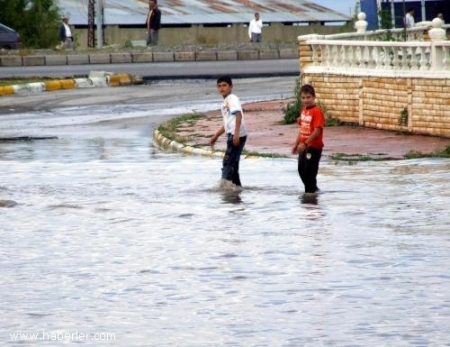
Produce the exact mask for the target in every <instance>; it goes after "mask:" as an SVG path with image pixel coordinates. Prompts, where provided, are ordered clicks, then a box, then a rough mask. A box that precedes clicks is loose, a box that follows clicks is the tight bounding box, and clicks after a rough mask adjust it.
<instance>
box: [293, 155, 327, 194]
mask: <svg viewBox="0 0 450 347" xmlns="http://www.w3.org/2000/svg"><path fill="white" fill-rule="evenodd" d="M321 156H322V150H321V149H317V148H313V147H308V148H307V149H306V150H305V151H303V152H302V153H299V155H298V174H299V175H300V178H301V180H302V182H303V184H304V185H305V193H314V192H316V191H318V190H319V188H317V173H318V172H319V161H320V157H321Z"/></svg>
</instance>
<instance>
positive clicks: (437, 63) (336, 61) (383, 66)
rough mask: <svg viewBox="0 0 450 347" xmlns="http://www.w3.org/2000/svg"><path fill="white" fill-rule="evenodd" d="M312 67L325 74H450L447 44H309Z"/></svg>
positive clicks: (323, 41) (345, 42)
mask: <svg viewBox="0 0 450 347" xmlns="http://www.w3.org/2000/svg"><path fill="white" fill-rule="evenodd" d="M306 43H307V44H309V45H310V46H311V49H312V63H311V64H310V65H308V67H320V68H326V69H327V70H338V71H341V72H342V70H343V69H346V70H378V71H382V70H385V71H399V72H400V71H402V72H405V71H408V72H410V71H427V72H430V71H436V72H440V71H450V41H438V42H383V41H337V40H333V41H330V40H314V39H313V40H308V41H307V42H306Z"/></svg>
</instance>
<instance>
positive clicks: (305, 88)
mask: <svg viewBox="0 0 450 347" xmlns="http://www.w3.org/2000/svg"><path fill="white" fill-rule="evenodd" d="M302 93H305V94H311V95H312V96H314V97H315V96H316V91H315V90H314V87H313V86H312V85H310V84H305V85H303V86H302V87H301V88H300V94H302Z"/></svg>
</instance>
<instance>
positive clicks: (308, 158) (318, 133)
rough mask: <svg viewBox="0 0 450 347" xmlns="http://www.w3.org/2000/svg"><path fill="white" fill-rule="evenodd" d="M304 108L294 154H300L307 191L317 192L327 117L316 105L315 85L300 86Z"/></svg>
mask: <svg viewBox="0 0 450 347" xmlns="http://www.w3.org/2000/svg"><path fill="white" fill-rule="evenodd" d="M300 99H301V101H302V104H303V108H302V110H301V113H300V117H299V118H298V119H297V124H298V126H299V133H298V136H297V138H296V140H295V143H294V145H293V146H292V151H291V152H292V154H298V167H297V168H298V174H299V175H300V179H301V180H302V182H303V184H304V186H305V193H316V192H318V191H319V188H318V187H317V173H318V172H319V161H320V157H321V156H322V149H323V146H324V145H323V128H324V126H325V117H324V115H323V112H322V110H321V109H320V108H319V107H318V106H317V105H316V100H315V99H316V92H315V90H314V87H313V86H311V85H309V84H305V85H303V86H302V87H301V88H300Z"/></svg>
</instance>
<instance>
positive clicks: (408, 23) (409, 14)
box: [404, 7, 416, 29]
mask: <svg viewBox="0 0 450 347" xmlns="http://www.w3.org/2000/svg"><path fill="white" fill-rule="evenodd" d="M404 22H405V28H406V29H410V28H414V26H415V25H416V23H415V21H414V9H413V8H411V7H410V8H408V11H406V15H405V20H404Z"/></svg>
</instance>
